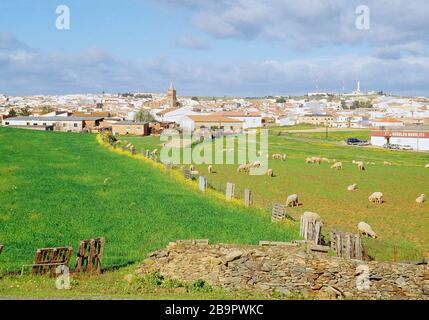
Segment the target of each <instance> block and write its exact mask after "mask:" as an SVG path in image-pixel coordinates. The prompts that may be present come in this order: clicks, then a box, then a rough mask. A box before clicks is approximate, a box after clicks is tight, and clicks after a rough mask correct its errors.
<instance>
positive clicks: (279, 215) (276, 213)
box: [271, 203, 286, 222]
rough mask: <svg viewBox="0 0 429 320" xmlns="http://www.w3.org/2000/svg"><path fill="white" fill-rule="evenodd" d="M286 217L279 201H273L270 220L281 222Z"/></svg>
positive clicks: (283, 207)
mask: <svg viewBox="0 0 429 320" xmlns="http://www.w3.org/2000/svg"><path fill="white" fill-rule="evenodd" d="M285 218H286V208H285V206H284V205H282V204H280V203H274V205H273V211H272V215H271V222H282V221H283V220H284V219H285Z"/></svg>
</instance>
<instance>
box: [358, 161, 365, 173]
mask: <svg viewBox="0 0 429 320" xmlns="http://www.w3.org/2000/svg"><path fill="white" fill-rule="evenodd" d="M357 167H358V169H359V171H365V165H364V164H363V162H360V163H358V164H357Z"/></svg>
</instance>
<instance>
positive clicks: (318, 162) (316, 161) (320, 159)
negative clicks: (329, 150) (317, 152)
mask: <svg viewBox="0 0 429 320" xmlns="http://www.w3.org/2000/svg"><path fill="white" fill-rule="evenodd" d="M311 159H312V160H313V163H317V164H321V163H322V158H319V157H313V158H311Z"/></svg>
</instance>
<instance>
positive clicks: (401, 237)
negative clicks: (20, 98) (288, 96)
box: [136, 127, 429, 261]
mask: <svg viewBox="0 0 429 320" xmlns="http://www.w3.org/2000/svg"><path fill="white" fill-rule="evenodd" d="M301 129H308V128H307V127H303V128H301ZM281 131H283V132H282V134H281V135H279V134H278V132H279V130H276V129H274V130H272V131H271V132H270V137H269V153H270V155H272V154H273V153H281V154H283V153H286V154H287V155H288V158H287V159H286V160H285V161H282V160H272V159H271V157H270V159H269V168H272V169H273V170H274V175H275V177H274V178H270V177H268V176H266V175H264V176H249V175H247V174H244V173H240V174H239V173H237V172H236V170H237V163H236V164H234V165H214V171H215V172H216V173H214V174H211V175H208V173H207V165H204V164H203V165H196V169H197V170H198V171H199V172H200V174H202V175H205V176H206V177H208V181H209V185H211V186H212V187H213V188H215V189H217V190H220V191H222V192H223V191H224V190H225V187H226V182H232V183H235V184H236V190H237V192H238V193H240V194H241V193H242V192H243V190H244V189H245V188H249V189H251V190H252V191H253V193H254V202H255V205H256V206H258V207H261V208H263V209H264V210H265V211H266V212H267V215H269V211H270V208H271V206H272V204H273V203H275V202H280V203H284V202H285V200H286V197H287V196H288V195H290V194H294V193H297V194H298V195H299V197H300V202H301V203H302V206H299V207H295V208H290V209H289V213H290V214H291V215H292V216H294V217H295V218H298V217H299V216H300V215H301V214H302V213H303V212H304V211H314V212H318V213H319V214H320V215H321V216H322V218H323V219H324V221H325V230H330V229H339V230H344V231H351V232H357V227H356V226H357V224H358V223H359V222H360V221H365V222H367V223H369V224H370V225H371V226H372V227H373V229H374V230H375V231H376V232H377V233H378V235H379V236H380V239H377V240H373V239H365V245H366V247H367V248H368V250H369V253H370V255H372V256H374V257H375V258H376V259H378V260H397V261H403V260H419V259H421V258H422V257H423V256H424V255H427V254H428V252H429V203H428V202H426V203H424V204H417V203H416V202H415V200H416V198H417V197H418V196H419V195H420V194H422V193H425V194H427V195H429V169H425V168H424V165H425V164H427V163H429V154H428V153H415V152H403V151H391V150H383V149H377V148H370V147H349V146H346V145H345V143H344V139H346V138H347V137H357V138H360V139H369V131H365V130H363V131H362V130H358V131H352V132H350V131H347V130H346V131H339V132H330V133H329V136H328V139H325V133H324V132H304V131H303V132H294V133H286V132H284V130H281ZM145 139H146V138H143V139H141V138H140V140H139V143H140V144H139V146H144V141H145ZM151 142H152V144H153V142H154V141H153V140H152V141H151ZM155 145H156V144H155ZM136 146H137V145H136ZM206 147H207V148H210V145H206ZM241 147H242V146H238V145H237V143H236V152H237V150H239V148H241ZM213 150H214V149H213ZM213 152H214V151H213ZM225 154H226V152H225ZM311 156H321V157H326V158H329V159H336V160H337V161H342V162H343V166H344V169H343V170H341V171H336V170H333V169H331V168H330V166H331V165H332V163H331V164H328V163H323V164H321V165H317V164H306V163H305V158H306V157H311ZM353 160H356V161H364V162H365V163H367V162H371V163H372V162H374V163H375V165H373V164H367V165H365V168H366V170H365V171H363V172H359V171H358V169H357V166H356V165H355V164H352V161H353ZM384 161H390V162H392V164H393V165H392V166H384V165H383V162H384ZM354 183H357V184H358V190H356V191H354V192H350V191H347V186H349V185H351V184H354ZM376 191H381V192H383V193H384V196H385V201H386V202H385V203H384V204H382V205H376V204H372V203H370V202H369V201H368V197H369V195H370V194H372V193H373V192H376Z"/></svg>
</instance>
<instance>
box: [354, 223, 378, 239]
mask: <svg viewBox="0 0 429 320" xmlns="http://www.w3.org/2000/svg"><path fill="white" fill-rule="evenodd" d="M358 230H359V233H360V234H361V235H364V236H368V237H371V238H374V239H377V238H378V236H377V234H376V233H375V232H374V230H372V228H371V226H370V225H369V224H368V223H366V222H363V221H361V222H359V223H358Z"/></svg>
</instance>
